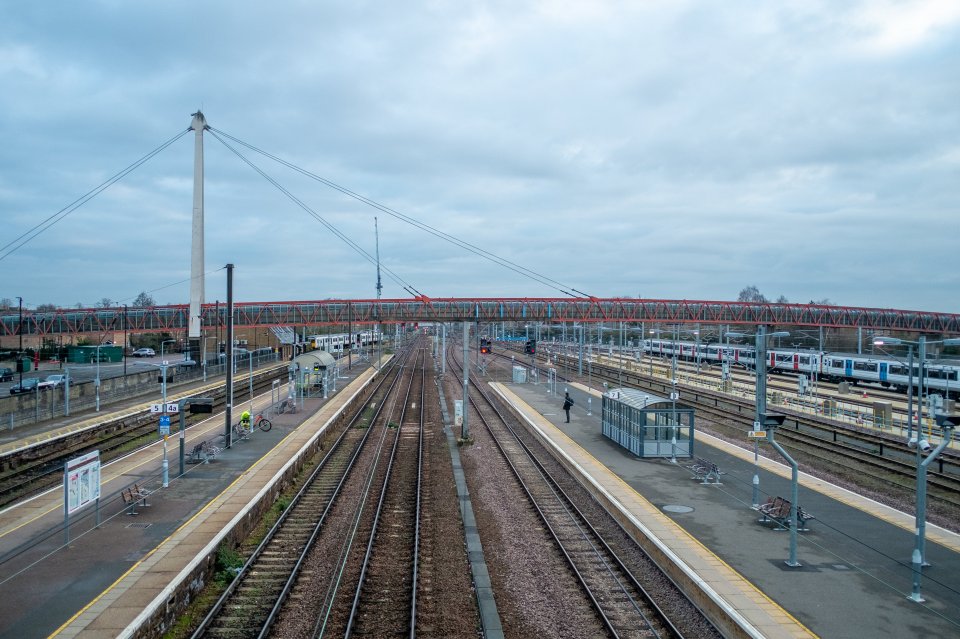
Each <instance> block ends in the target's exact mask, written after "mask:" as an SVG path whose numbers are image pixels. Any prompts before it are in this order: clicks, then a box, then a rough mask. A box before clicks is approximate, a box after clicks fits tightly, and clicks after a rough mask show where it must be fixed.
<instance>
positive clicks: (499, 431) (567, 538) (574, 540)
mask: <svg viewBox="0 0 960 639" xmlns="http://www.w3.org/2000/svg"><path fill="white" fill-rule="evenodd" d="M451 360H452V364H453V365H452V366H451V368H452V369H455V368H459V369H460V370H461V373H460V374H461V379H462V365H461V364H460V363H459V362H457V361H456V358H455V357H453V358H451ZM471 385H472V390H471V395H470V402H471V405H472V406H473V407H474V409H475V411H476V413H477V415H478V416H479V417H480V420H481V422H482V423H483V425H484V427H485V429H486V430H487V432H488V433H489V434H490V436H491V437H492V438H493V440H494V441H495V443H496V445H497V447H498V449H499V450H500V452H501V453H502V456H503V460H504V463H505V464H506V466H507V467H508V468H509V472H512V473H513V475H514V476H515V477H516V478H517V481H518V482H519V483H520V485H521V486H522V489H523V491H524V492H525V494H526V495H527V497H528V498H529V500H530V503H531V505H532V507H533V508H534V509H535V510H536V512H537V514H538V515H539V517H540V519H541V520H542V521H543V523H544V525H545V526H546V529H547V530H548V531H549V533H550V535H551V536H552V539H553V541H554V543H555V544H556V546H557V548H559V549H560V552H561V553H562V554H563V556H564V558H565V559H566V561H567V563H568V565H569V567H570V569H571V571H572V573H573V574H574V575H575V577H576V579H577V580H578V582H579V583H580V585H581V587H582V588H583V590H584V592H585V593H586V594H587V597H588V598H589V600H590V601H591V603H592V604H593V607H594V609H595V611H596V614H597V615H598V617H599V618H600V619H601V621H602V623H603V625H604V626H605V627H606V629H607V631H608V633H609V635H610V636H612V637H683V636H684V634H683V633H682V632H681V631H680V630H679V629H678V628H677V626H676V625H675V624H674V623H673V621H672V620H671V619H670V617H669V616H668V615H667V614H666V613H665V612H664V611H663V610H662V609H661V607H660V606H659V605H658V603H657V599H658V598H659V597H663V596H665V595H664V593H662V592H661V593H657V595H659V597H658V596H657V595H654V594H653V593H651V592H648V591H647V590H646V589H645V587H644V586H643V585H641V581H640V580H639V579H637V577H636V576H635V575H634V573H633V572H632V571H631V569H630V568H628V567H627V565H626V564H625V563H624V561H623V560H621V558H620V556H619V555H618V553H617V552H616V551H615V550H614V548H613V547H612V545H611V544H610V543H608V541H607V540H606V539H605V537H604V536H603V535H602V534H601V533H600V532H598V527H596V526H595V525H594V524H593V523H592V522H591V521H590V520H589V519H588V517H587V516H586V515H585V514H584V512H583V511H582V510H581V509H579V508H578V507H577V505H576V504H575V503H574V501H573V500H572V499H571V498H570V497H569V496H568V494H567V493H566V492H565V491H564V490H563V488H562V487H561V485H560V483H559V482H558V481H557V479H555V478H554V477H553V476H552V475H551V474H550V472H549V471H548V470H547V468H546V466H545V465H544V464H543V463H542V462H541V461H540V460H539V459H538V458H537V456H536V455H535V454H534V452H533V451H532V450H531V448H530V447H529V446H528V445H527V444H526V443H524V441H523V439H522V438H521V436H520V435H519V433H518V431H519V430H520V429H514V427H513V426H511V424H512V422H513V420H508V419H507V418H506V417H504V416H503V414H502V413H501V412H500V411H499V409H498V408H497V405H496V403H495V402H494V401H493V400H492V399H490V397H489V396H488V395H487V394H486V392H485V391H484V390H483V389H482V388H481V387H480V386H479V385H478V384H476V382H475V381H474V380H471ZM669 596H672V597H683V595H682V594H681V593H680V592H679V589H677V590H676V591H675V592H672V593H670V595H669ZM690 606H691V607H693V604H690Z"/></svg>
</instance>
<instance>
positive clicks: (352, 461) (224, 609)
mask: <svg viewBox="0 0 960 639" xmlns="http://www.w3.org/2000/svg"><path fill="white" fill-rule="evenodd" d="M399 378H400V367H399V366H391V368H390V369H388V370H387V371H386V372H385V374H384V375H383V376H382V377H381V379H380V382H379V384H378V385H377V387H376V388H375V389H374V391H373V394H372V399H371V401H370V402H365V403H364V405H362V406H360V407H359V408H358V410H357V411H356V413H355V414H354V416H353V417H352V419H351V420H350V421H349V423H348V425H347V427H346V428H345V429H344V430H343V431H342V432H341V433H340V435H339V437H338V438H337V439H336V441H335V443H334V444H333V446H332V447H331V449H330V450H329V452H327V454H326V455H325V456H324V458H323V460H322V461H321V462H320V463H319V464H318V465H317V467H316V468H315V469H314V471H313V472H312V473H311V475H310V476H309V477H308V478H307V480H306V481H305V482H304V484H303V486H302V487H301V488H300V490H299V491H298V492H297V493H296V495H295V496H294V497H293V499H292V500H291V502H290V504H289V506H288V507H287V508H286V509H285V510H284V512H283V513H282V514H281V516H280V518H279V519H278V520H277V522H276V524H275V525H274V526H273V527H272V528H271V530H270V531H269V532H268V533H267V534H266V536H265V537H264V539H263V541H262V542H261V543H260V544H259V545H258V546H257V548H256V549H255V550H254V551H253V553H252V554H251V556H250V558H249V559H248V560H247V561H246V563H245V564H244V565H243V567H242V568H241V569H240V571H239V573H238V574H237V575H236V577H235V578H234V579H233V581H232V582H231V583H230V585H229V586H228V587H227V589H226V590H225V591H224V593H223V594H222V595H221V597H220V598H219V600H218V601H217V602H216V603H215V604H214V606H213V607H212V608H211V610H210V611H209V613H208V614H207V615H206V617H205V618H204V619H203V621H202V622H201V624H200V626H199V627H198V628H197V630H196V631H195V632H194V634H193V637H194V639H199V638H200V637H225V638H226V637H229V638H234V637H265V636H267V634H268V633H269V631H270V628H271V627H272V625H273V624H274V623H275V621H276V620H277V617H278V615H279V614H280V612H281V608H282V607H283V604H284V603H285V602H286V601H287V599H288V597H289V595H290V593H291V591H292V589H293V587H294V585H295V583H296V581H297V578H298V576H299V575H300V574H301V571H302V569H303V566H304V563H305V559H306V556H307V553H308V552H309V551H310V549H311V548H312V547H313V545H314V543H315V541H316V539H317V537H318V536H319V535H320V533H321V530H322V528H323V525H324V523H325V522H326V520H327V518H328V515H329V513H330V511H331V509H332V507H333V505H334V504H335V503H336V499H337V496H338V495H339V494H340V492H341V491H342V490H343V487H344V485H345V483H346V481H347V477H348V475H349V473H350V471H351V469H353V468H354V467H355V466H356V464H357V460H358V458H359V457H360V453H361V451H363V450H364V444H365V443H366V442H367V440H368V439H369V438H370V437H371V435H372V434H373V433H374V432H375V429H374V427H373V425H374V423H375V422H376V421H377V419H378V418H379V416H380V414H381V412H382V411H383V408H384V406H385V401H384V400H385V398H386V397H387V396H388V394H389V393H390V391H391V390H392V389H393V388H394V386H395V385H396V383H397V381H398V380H399Z"/></svg>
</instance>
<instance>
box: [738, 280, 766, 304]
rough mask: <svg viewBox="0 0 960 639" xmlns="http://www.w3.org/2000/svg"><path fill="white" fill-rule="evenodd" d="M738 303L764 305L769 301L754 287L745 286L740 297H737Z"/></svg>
mask: <svg viewBox="0 0 960 639" xmlns="http://www.w3.org/2000/svg"><path fill="white" fill-rule="evenodd" d="M737 301H738V302H756V303H759V304H766V303H768V301H769V300H767V298H766V297H764V295H763V293H761V292H760V289H758V288H757V287H756V286H753V285H751V286H747V287H746V288H744V289H743V290H742V291H740V295H738V296H737Z"/></svg>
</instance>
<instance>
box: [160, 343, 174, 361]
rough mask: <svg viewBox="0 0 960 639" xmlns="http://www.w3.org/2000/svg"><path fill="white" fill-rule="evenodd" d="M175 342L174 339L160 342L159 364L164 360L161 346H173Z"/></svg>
mask: <svg viewBox="0 0 960 639" xmlns="http://www.w3.org/2000/svg"><path fill="white" fill-rule="evenodd" d="M176 341H177V340H175V339H165V340H163V341H162V342H160V361H161V362H162V361H164V359H163V345H164V344H173V343H174V342H176Z"/></svg>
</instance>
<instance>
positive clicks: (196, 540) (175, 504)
mask: <svg viewBox="0 0 960 639" xmlns="http://www.w3.org/2000/svg"><path fill="white" fill-rule="evenodd" d="M374 373H375V371H374V369H373V368H361V367H354V369H353V371H351V372H350V373H349V376H350V378H351V379H349V380H344V381H345V382H346V385H345V386H342V387H340V390H339V392H337V393H335V394H333V395H331V397H330V398H329V399H327V400H322V399H319V398H318V399H307V400H305V406H304V407H302V409H301V410H299V411H298V412H297V413H295V414H289V413H287V414H283V415H279V416H277V417H276V418H273V419H272V421H273V428H272V429H271V430H270V431H269V432H262V431H259V430H256V431H254V432H253V434H252V435H251V436H250V437H249V438H248V439H245V440H240V441H236V442H234V445H233V446H232V447H231V448H230V449H227V450H223V451H221V452H220V453H219V454H218V455H217V456H216V457H215V458H214V459H213V460H211V461H210V462H209V463H207V464H204V463H195V464H191V465H187V466H186V472H185V473H184V475H183V476H182V477H177V476H176V475H177V474H178V470H179V445H178V442H177V440H176V439H175V438H173V437H171V438H170V440H169V442H170V444H169V445H168V459H169V462H170V482H169V487H168V488H162V487H161V475H160V468H161V459H162V445H161V444H160V443H159V442H158V443H157V444H154V445H151V446H149V447H147V448H145V449H141V450H139V451H136V452H134V453H132V454H131V455H128V456H126V457H124V458H121V459H119V460H116V461H113V462H110V463H108V464H105V465H104V466H103V467H102V469H101V487H102V488H101V492H102V497H101V505H100V516H101V522H100V525H99V526H96V527H95V516H94V511H93V509H92V507H89V506H88V507H87V509H86V510H84V511H83V512H81V513H78V514H76V515H74V516H73V517H71V523H70V541H69V543H68V544H67V543H65V536H64V531H63V529H62V524H63V489H62V488H57V489H54V490H51V491H49V492H47V493H44V494H41V495H39V496H37V497H34V498H32V499H30V500H27V501H24V502H21V503H19V504H17V505H14V506H12V507H9V508H7V509H5V510H3V511H0V566H2V569H0V637H11V638H13V637H16V638H18V639H19V638H32V637H77V636H83V637H95V638H100V637H103V638H107V637H110V638H114V637H123V636H127V637H129V636H134V634H135V633H136V631H137V629H138V628H140V627H141V626H143V625H145V624H147V623H148V621H149V619H150V615H151V611H156V610H158V609H163V607H164V606H166V605H168V601H169V600H170V599H171V597H172V596H173V589H174V586H172V585H171V584H173V583H175V582H176V581H177V580H178V578H183V576H184V575H187V574H189V571H190V570H191V566H193V567H196V565H197V564H198V563H199V562H201V561H202V559H203V557H204V556H205V554H204V553H205V551H207V552H208V551H209V550H210V549H215V548H216V547H217V545H218V544H219V543H220V542H221V541H222V540H223V539H224V538H225V535H226V533H225V530H226V526H227V525H228V524H230V523H231V522H234V521H236V520H238V519H241V518H243V517H245V516H246V514H247V513H248V512H249V509H250V504H252V503H253V501H254V499H256V498H257V497H258V496H260V495H262V494H263V493H264V492H265V491H266V490H267V488H265V487H266V486H267V485H268V483H270V482H271V480H272V479H273V478H274V477H276V476H277V475H278V474H279V473H282V472H289V469H290V466H291V465H292V464H293V461H292V460H293V458H294V457H295V456H296V455H297V454H298V452H299V451H302V450H304V449H305V447H306V446H308V445H310V444H312V443H313V442H315V440H316V438H317V437H319V436H320V434H321V433H322V432H323V431H324V429H325V428H326V426H327V424H329V423H330V422H331V420H332V419H334V418H335V416H336V415H337V414H339V413H340V412H341V411H342V410H343V407H344V406H346V405H347V404H348V403H349V401H350V399H351V398H352V397H354V396H355V395H356V394H357V393H358V392H359V391H360V390H361V389H362V388H363V386H365V385H366V384H368V383H369V381H370V380H371V379H372V377H373V376H374ZM338 387H339V385H338ZM269 399H270V394H269V393H267V395H266V397H263V398H261V399H260V403H258V402H257V401H256V400H255V401H254V404H253V408H254V410H255V411H256V410H262V409H263V408H265V406H263V405H261V403H267V402H269ZM246 407H247V402H237V403H236V408H235V409H234V410H235V412H237V411H239V410H242V409H243V408H246ZM223 430H224V418H223V415H222V414H220V415H216V416H214V417H212V418H211V419H208V420H205V421H203V422H200V423H198V424H196V425H194V426H192V427H190V428H189V429H188V430H187V433H186V446H185V449H186V451H188V452H189V451H190V450H191V449H192V448H193V446H195V445H196V444H197V443H199V442H201V441H216V440H217V438H218V436H219V435H221V434H222V432H223ZM135 483H136V484H139V485H140V486H142V487H144V488H146V489H147V490H148V491H149V492H150V494H149V496H148V497H147V500H146V502H147V504H149V506H145V505H143V504H142V503H141V504H140V505H136V506H135V508H134V510H136V512H137V514H136V515H131V514H129V512H130V508H129V506H128V505H127V504H125V503H124V502H123V501H122V500H121V498H120V494H121V491H123V490H125V489H127V488H128V487H130V486H132V485H134V484H135Z"/></svg>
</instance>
